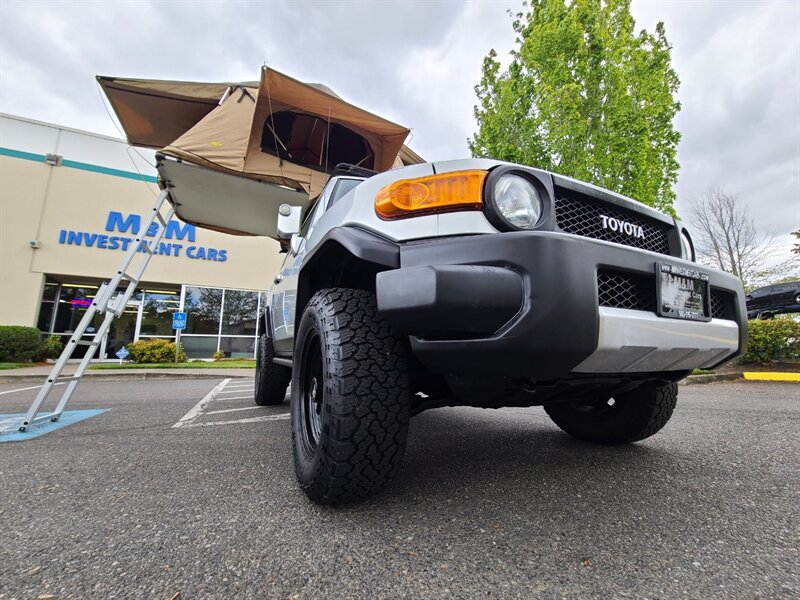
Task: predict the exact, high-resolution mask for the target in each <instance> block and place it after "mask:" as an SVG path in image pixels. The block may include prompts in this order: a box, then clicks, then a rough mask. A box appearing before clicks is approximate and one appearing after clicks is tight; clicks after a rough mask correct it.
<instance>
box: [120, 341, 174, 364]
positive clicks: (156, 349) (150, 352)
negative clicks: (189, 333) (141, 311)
mask: <svg viewBox="0 0 800 600" xmlns="http://www.w3.org/2000/svg"><path fill="white" fill-rule="evenodd" d="M127 348H128V352H130V355H129V358H130V360H132V361H133V362H135V363H145V364H146V363H171V362H175V342H170V341H169V340H165V339H159V338H153V339H150V340H139V341H138V342H133V343H132V344H128V345H127ZM186 360H187V357H186V352H184V351H183V346H180V347H179V349H178V362H186Z"/></svg>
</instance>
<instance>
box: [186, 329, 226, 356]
mask: <svg viewBox="0 0 800 600" xmlns="http://www.w3.org/2000/svg"><path fill="white" fill-rule="evenodd" d="M218 342H219V338H218V337H217V336H210V335H182V336H181V346H183V349H184V351H185V352H186V356H188V357H189V358H211V356H212V355H213V354H214V352H216V351H217V345H218Z"/></svg>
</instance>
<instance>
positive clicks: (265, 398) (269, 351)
mask: <svg viewBox="0 0 800 600" xmlns="http://www.w3.org/2000/svg"><path fill="white" fill-rule="evenodd" d="M273 358H275V348H274V347H273V346H272V338H270V337H267V334H266V333H262V334H261V335H260V336H259V337H258V350H257V352H256V382H255V398H254V400H255V403H256V404H258V405H259V406H272V405H275V404H280V403H282V402H283V401H284V399H285V398H286V388H287V387H289V380H290V379H291V377H292V370H291V369H290V368H289V367H284V366H283V365H276V364H275V363H274V362H272V359H273Z"/></svg>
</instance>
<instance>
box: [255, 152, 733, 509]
mask: <svg viewBox="0 0 800 600" xmlns="http://www.w3.org/2000/svg"><path fill="white" fill-rule="evenodd" d="M300 213H301V209H300V208H299V207H291V206H289V205H284V206H281V208H280V215H279V217H278V233H279V237H280V238H281V239H282V240H284V244H283V246H284V250H285V252H286V259H285V260H284V262H283V266H282V268H281V271H280V273H279V274H278V276H277V277H276V278H275V283H274V285H273V286H272V288H271V289H270V291H269V299H268V303H267V305H268V308H267V309H266V312H265V315H264V318H263V319H262V320H261V323H262V324H263V325H262V329H261V331H260V332H259V333H260V338H259V344H258V367H257V376H256V393H255V401H256V403H257V404H259V405H270V404H280V403H281V402H283V401H284V398H285V396H286V390H287V387H288V385H289V383H290V382H291V427H292V444H293V450H294V460H295V470H296V473H297V478H298V481H299V482H300V485H301V487H302V488H303V490H304V491H305V492H306V494H307V495H308V496H309V497H310V498H311V499H312V500H314V501H315V502H319V503H327V504H334V503H340V502H346V501H352V500H357V499H360V498H364V497H367V496H369V495H370V494H373V493H374V492H376V491H377V490H378V489H380V488H381V487H382V486H383V485H384V484H385V483H386V482H387V481H388V480H389V479H390V478H391V477H392V475H393V473H395V472H396V470H397V469H398V467H399V465H400V462H401V459H402V457H403V453H404V450H405V445H406V436H407V433H408V427H409V420H410V418H411V417H412V416H414V415H417V414H419V413H420V412H422V411H424V410H427V409H430V408H437V407H442V406H474V407H482V408H499V407H503V406H539V405H541V406H543V407H544V410H545V411H546V412H547V414H548V415H549V416H550V418H551V419H552V420H553V421H554V422H555V424H556V425H558V426H559V427H560V428H561V429H563V430H564V431H565V432H567V433H569V434H570V435H572V436H574V437H576V438H578V439H581V440H588V441H591V442H595V443H599V444H626V443H631V442H636V441H639V440H642V439H644V438H647V437H649V436H651V435H653V434H654V433H656V432H657V431H659V430H660V429H661V428H662V427H664V425H665V424H666V423H667V421H668V420H669V418H670V416H671V415H672V412H673V410H674V408H675V403H676V399H677V391H678V390H677V386H676V382H677V381H679V380H680V379H682V378H684V377H686V376H687V375H688V374H689V373H691V371H692V369H695V368H712V367H714V366H716V365H719V364H720V363H723V362H725V361H728V360H730V359H731V358H733V357H734V356H736V355H737V354H739V353H741V352H742V351H743V350H744V347H745V342H746V326H745V325H744V319H745V318H746V309H745V303H744V293H743V290H742V285H741V283H740V281H739V280H738V279H737V278H735V277H733V276H731V275H729V274H727V273H724V272H721V271H718V270H715V269H710V268H707V267H701V266H698V265H697V264H695V262H694V250H693V248H692V243H691V238H690V236H689V234H688V232H687V231H686V230H685V229H684V228H683V227H682V225H681V224H680V222H678V221H676V220H675V219H673V218H671V217H668V216H665V215H664V214H662V213H660V212H658V211H656V210H653V209H652V208H649V207H647V206H645V205H643V204H641V203H639V202H636V201H634V200H631V199H629V198H625V197H623V196H620V195H618V194H615V193H612V192H609V191H607V190H604V189H600V188H598V187H595V186H592V185H589V184H586V183H582V182H579V181H575V180H573V179H569V178H566V177H562V176H559V175H556V174H553V173H548V172H544V171H541V170H537V169H533V168H530V167H526V166H521V165H514V164H509V163H504V162H498V161H494V160H484V159H471V160H460V161H451V162H443V163H435V164H431V163H428V164H421V165H414V166H409V167H405V168H401V169H395V170H392V171H388V172H384V173H380V174H374V173H372V172H369V171H365V170H363V169H359V168H358V167H352V166H348V165H340V167H339V168H338V169H337V171H336V172H335V173H334V174H333V176H332V177H331V179H330V181H329V182H328V184H327V186H326V187H325V189H324V191H323V193H322V194H321V195H320V197H319V199H318V200H317V202H316V204H315V205H314V206H313V207H312V208H311V209H310V211H309V213H308V214H307V215H306V216H305V217H304V218H303V219H301V214H300Z"/></svg>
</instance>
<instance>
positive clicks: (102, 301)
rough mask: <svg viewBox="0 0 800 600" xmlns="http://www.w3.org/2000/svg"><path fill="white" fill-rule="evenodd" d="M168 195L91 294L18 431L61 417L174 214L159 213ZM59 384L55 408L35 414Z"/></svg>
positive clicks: (165, 192)
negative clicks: (72, 364) (98, 318)
mask: <svg viewBox="0 0 800 600" xmlns="http://www.w3.org/2000/svg"><path fill="white" fill-rule="evenodd" d="M168 196H169V190H168V189H165V190H163V191H162V192H161V193H160V194H159V195H158V198H157V199H156V202H155V204H154V205H153V209H152V210H151V211H150V214H149V215H148V217H147V218H146V219H144V220H143V222H142V226H141V227H140V228H139V231H138V233H137V234H135V236H136V237H134V240H133V242H132V243H131V245H130V246H129V247H128V249H127V250H126V252H125V257H124V258H123V259H122V263H121V264H120V266H119V269H118V270H117V272H116V274H115V275H114V276H113V277H112V278H111V280H110V281H107V282H105V283H103V284H102V285H101V286H100V288H99V289H98V290H97V294H96V295H95V297H94V299H93V301H92V304H91V306H89V308H87V309H86V313H85V314H84V315H83V318H82V319H81V321H80V323H79V324H78V327H77V328H76V329H75V331H74V332H73V334H72V336H71V337H70V338H69V341H68V342H67V345H66V346H65V347H64V350H63V352H61V356H59V357H58V360H57V361H56V364H55V365H54V366H53V369H52V371H50V374H49V375H48V376H47V380H46V381H45V383H44V385H43V386H42V389H40V390H39V393H38V394H37V395H36V399H35V400H34V401H33V403H32V404H31V406H30V408H29V409H28V412H27V413H26V414H25V419H24V420H23V421H22V423H21V425H20V427H19V430H20V431H22V432H25V431H28V429H29V428H30V427H32V426H33V425H35V424H36V423H39V422H42V421H58V419H59V418H60V417H61V414H62V413H63V412H64V409H65V408H66V407H67V403H68V402H69V400H70V398H71V397H72V393H73V392H74V391H75V388H76V387H77V385H78V382H79V381H80V379H81V377H82V376H83V374H84V372H85V371H86V368H87V367H88V366H89V363H90V362H91V360H92V358H94V355H95V353H96V352H97V349H98V348H99V347H100V343H101V342H102V341H103V338H104V337H105V335H106V333H107V332H108V329H109V327H110V326H111V322H112V321H113V320H114V319H115V318H117V317H118V316H119V315H121V314H122V311H124V310H125V305H126V304H127V303H128V300H130V298H131V296H132V295H133V293H134V292H135V291H136V286H138V285H139V281H141V278H142V274H143V273H144V271H145V269H146V268H147V265H148V263H149V262H150V259H151V258H152V257H153V254H154V253H155V250H156V248H158V244H159V242H160V241H161V239H162V238H163V237H164V232H165V231H166V229H167V223H168V222H169V220H170V219H171V218H172V216H173V215H174V214H175V208H174V207H173V206H172V205H169V208H168V210H167V212H166V216H162V214H161V207H162V206H163V205H164V202H165V201H166V200H167V198H168ZM154 224H155V225H156V231H155V232H153V235H152V236H148V235H147V234H148V232H150V229H151V228H152V227H153V225H154ZM145 237H147V239H144V238H145ZM137 258H139V261H138V264H135V263H137V260H136V259H137ZM131 267H134V271H133V274H131ZM125 282H127V283H125ZM120 285H123V286H125V289H124V291H122V293H117V288H118V287H120ZM97 314H105V318H104V319H103V322H102V324H101V325H100V327H98V328H97V331H95V334H94V337H93V338H92V339H91V341H86V340H84V339H82V338H83V334H84V333H85V332H86V330H87V328H88V327H90V326H91V324H92V321H93V320H94V317H95V315H97ZM78 346H88V348H87V349H86V354H85V355H84V356H83V358H82V359H81V362H80V364H79V365H78V368H77V370H76V371H75V374H74V375H69V376H62V375H61V373H62V371H63V370H64V367H65V366H66V365H67V361H68V360H69V359H70V358H71V357H72V354H73V352H74V351H75V348H77V347H78ZM62 383H67V387H66V388H65V389H64V393H63V394H62V396H61V399H60V400H59V402H58V405H57V406H56V409H55V410H54V411H53V412H51V413H42V414H39V412H40V411H41V410H42V407H43V406H44V404H45V402H46V401H47V399H48V398H49V396H50V393H51V392H52V391H53V388H54V387H55V386H56V385H58V384H62Z"/></svg>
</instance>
